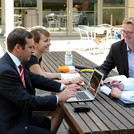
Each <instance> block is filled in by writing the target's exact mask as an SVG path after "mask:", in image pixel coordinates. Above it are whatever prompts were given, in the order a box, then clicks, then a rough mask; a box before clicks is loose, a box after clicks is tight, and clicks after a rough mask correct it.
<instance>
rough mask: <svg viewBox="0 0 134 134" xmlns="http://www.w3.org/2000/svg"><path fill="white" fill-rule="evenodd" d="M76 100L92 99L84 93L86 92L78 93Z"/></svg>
mask: <svg viewBox="0 0 134 134" xmlns="http://www.w3.org/2000/svg"><path fill="white" fill-rule="evenodd" d="M76 98H77V99H78V100H86V99H90V98H89V96H87V95H86V93H84V92H77V95H76Z"/></svg>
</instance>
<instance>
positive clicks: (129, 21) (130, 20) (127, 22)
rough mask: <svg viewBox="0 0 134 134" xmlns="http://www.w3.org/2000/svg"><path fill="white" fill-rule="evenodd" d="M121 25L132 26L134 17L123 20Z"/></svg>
mask: <svg viewBox="0 0 134 134" xmlns="http://www.w3.org/2000/svg"><path fill="white" fill-rule="evenodd" d="M123 24H132V25H134V17H130V18H128V19H124V20H123Z"/></svg>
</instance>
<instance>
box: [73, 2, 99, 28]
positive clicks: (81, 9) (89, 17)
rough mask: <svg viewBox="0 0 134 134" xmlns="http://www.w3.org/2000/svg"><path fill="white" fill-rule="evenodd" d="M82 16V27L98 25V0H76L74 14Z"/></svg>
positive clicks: (80, 20)
mask: <svg viewBox="0 0 134 134" xmlns="http://www.w3.org/2000/svg"><path fill="white" fill-rule="evenodd" d="M76 11H78V13H79V14H80V18H79V24H80V25H90V26H92V25H96V22H97V0H81V1H78V0H74V1H73V12H74V13H75V12H76Z"/></svg>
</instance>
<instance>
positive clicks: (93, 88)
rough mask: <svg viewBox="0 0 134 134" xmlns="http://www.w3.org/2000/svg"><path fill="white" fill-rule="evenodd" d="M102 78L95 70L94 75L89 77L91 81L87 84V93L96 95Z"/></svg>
mask: <svg viewBox="0 0 134 134" xmlns="http://www.w3.org/2000/svg"><path fill="white" fill-rule="evenodd" d="M102 78H103V74H102V73H101V72H99V71H98V70H96V69H95V70H94V73H93V75H92V77H91V80H90V83H89V88H88V90H89V92H90V93H91V94H92V95H93V96H95V95H96V92H97V89H98V88H99V86H100V83H101V80H102Z"/></svg>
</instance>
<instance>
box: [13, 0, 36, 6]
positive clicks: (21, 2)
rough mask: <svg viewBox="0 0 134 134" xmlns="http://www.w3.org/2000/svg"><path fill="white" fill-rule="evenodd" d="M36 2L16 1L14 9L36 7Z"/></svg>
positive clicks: (33, 0) (34, 0)
mask: <svg viewBox="0 0 134 134" xmlns="http://www.w3.org/2000/svg"><path fill="white" fill-rule="evenodd" d="M36 6H37V1H36V0H14V7H36Z"/></svg>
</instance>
